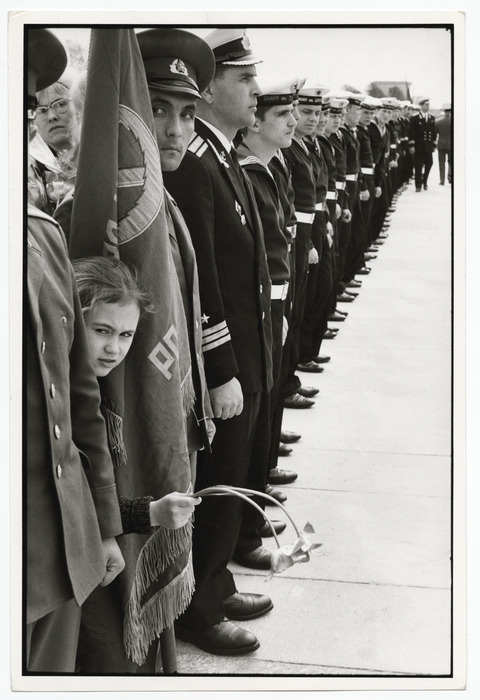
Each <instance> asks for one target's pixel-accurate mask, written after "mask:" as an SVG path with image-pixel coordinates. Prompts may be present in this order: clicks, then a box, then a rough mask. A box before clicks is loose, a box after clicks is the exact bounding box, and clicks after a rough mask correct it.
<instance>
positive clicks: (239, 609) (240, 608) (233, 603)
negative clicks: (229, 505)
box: [223, 523, 285, 620]
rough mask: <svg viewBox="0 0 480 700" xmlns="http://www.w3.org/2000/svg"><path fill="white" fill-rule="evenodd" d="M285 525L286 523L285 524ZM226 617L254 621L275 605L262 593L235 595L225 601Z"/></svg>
mask: <svg viewBox="0 0 480 700" xmlns="http://www.w3.org/2000/svg"><path fill="white" fill-rule="evenodd" d="M283 524H284V525H285V523H283ZM223 608H224V610H225V617H228V619H229V620H254V619H255V618H256V617H262V615H265V613H267V612H270V610H271V609H272V608H273V603H272V601H271V600H270V598H269V597H268V596H266V595H262V594H261V593H238V592H237V593H234V594H233V595H231V596H230V597H229V598H226V599H225V600H224V601H223Z"/></svg>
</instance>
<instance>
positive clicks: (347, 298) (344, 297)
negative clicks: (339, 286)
mask: <svg viewBox="0 0 480 700" xmlns="http://www.w3.org/2000/svg"><path fill="white" fill-rule="evenodd" d="M337 301H341V302H345V303H347V304H350V303H351V302H352V301H354V296H353V294H347V293H346V292H343V293H342V294H338V295H337Z"/></svg>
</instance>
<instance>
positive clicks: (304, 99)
mask: <svg viewBox="0 0 480 700" xmlns="http://www.w3.org/2000/svg"><path fill="white" fill-rule="evenodd" d="M329 89H330V88H328V87H325V85H313V86H311V87H307V88H302V89H301V90H300V91H299V93H298V101H299V103H300V104H301V105H321V104H322V97H323V95H326V94H327V93H328V91H329Z"/></svg>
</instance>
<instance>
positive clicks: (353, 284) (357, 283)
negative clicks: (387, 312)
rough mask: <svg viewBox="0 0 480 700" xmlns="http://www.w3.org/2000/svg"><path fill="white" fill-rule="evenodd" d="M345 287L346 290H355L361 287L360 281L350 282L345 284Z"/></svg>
mask: <svg viewBox="0 0 480 700" xmlns="http://www.w3.org/2000/svg"><path fill="white" fill-rule="evenodd" d="M345 286H346V287H347V289H357V288H358V287H361V286H362V280H350V282H347V284H346V285H345ZM347 294H348V292H347Z"/></svg>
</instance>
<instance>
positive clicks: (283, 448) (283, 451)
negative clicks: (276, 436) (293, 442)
mask: <svg viewBox="0 0 480 700" xmlns="http://www.w3.org/2000/svg"><path fill="white" fill-rule="evenodd" d="M292 452H293V450H292V448H291V447H289V446H288V445H284V444H283V442H281V443H280V444H279V446H278V456H279V457H288V455H291V454H292Z"/></svg>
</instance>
